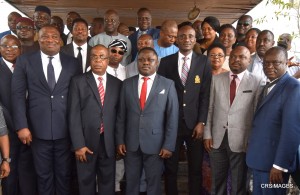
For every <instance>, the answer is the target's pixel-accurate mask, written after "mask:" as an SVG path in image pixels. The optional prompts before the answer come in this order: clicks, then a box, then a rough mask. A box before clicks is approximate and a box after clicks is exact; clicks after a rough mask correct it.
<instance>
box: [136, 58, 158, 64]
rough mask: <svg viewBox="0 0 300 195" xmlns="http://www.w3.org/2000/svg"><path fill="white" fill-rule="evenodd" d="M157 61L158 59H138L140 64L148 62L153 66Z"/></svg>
mask: <svg viewBox="0 0 300 195" xmlns="http://www.w3.org/2000/svg"><path fill="white" fill-rule="evenodd" d="M155 60H156V59H151V58H148V59H146V58H139V59H138V62H139V63H144V62H147V61H148V62H150V63H151V64H152V63H153V62H155Z"/></svg>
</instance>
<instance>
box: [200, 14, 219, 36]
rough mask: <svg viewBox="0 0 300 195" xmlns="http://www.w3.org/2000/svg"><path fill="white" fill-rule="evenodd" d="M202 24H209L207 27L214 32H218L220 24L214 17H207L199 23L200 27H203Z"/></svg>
mask: <svg viewBox="0 0 300 195" xmlns="http://www.w3.org/2000/svg"><path fill="white" fill-rule="evenodd" d="M204 23H207V24H209V26H211V27H212V29H214V31H216V32H219V29H220V22H219V20H218V18H216V17H214V16H208V17H206V18H205V19H204V20H203V22H202V23H201V27H202V26H203V24H204Z"/></svg>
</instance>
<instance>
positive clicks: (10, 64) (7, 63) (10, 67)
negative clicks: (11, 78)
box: [2, 58, 14, 72]
mask: <svg viewBox="0 0 300 195" xmlns="http://www.w3.org/2000/svg"><path fill="white" fill-rule="evenodd" d="M2 59H3V61H4V62H5V64H6V66H7V67H8V68H9V70H10V71H11V72H14V68H13V63H11V62H9V61H7V60H5V59H4V58H2Z"/></svg>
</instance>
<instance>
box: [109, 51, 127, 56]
mask: <svg viewBox="0 0 300 195" xmlns="http://www.w3.org/2000/svg"><path fill="white" fill-rule="evenodd" d="M110 52H111V53H118V54H119V55H121V56H122V55H124V54H125V52H124V51H117V50H116V49H111V50H110Z"/></svg>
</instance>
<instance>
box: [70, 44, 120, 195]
mask: <svg viewBox="0 0 300 195" xmlns="http://www.w3.org/2000/svg"><path fill="white" fill-rule="evenodd" d="M90 58H91V69H92V71H89V72H87V73H85V74H83V75H80V76H77V77H75V78H73V79H72V81H71V85H70V93H69V99H68V100H69V106H68V113H69V126H70V135H71V140H72V145H73V148H74V150H75V155H76V159H77V161H76V163H77V172H78V182H79V190H80V194H95V193H96V176H97V178H98V179H97V181H98V194H99V195H100V194H101V195H114V193H115V190H114V189H115V142H114V134H115V133H114V132H115V123H116V115H117V109H118V103H119V93H120V89H121V81H120V80H119V79H117V78H115V77H113V76H112V75H110V74H107V73H106V68H107V65H108V59H109V53H108V49H107V48H106V47H105V46H103V45H97V46H95V47H93V48H92V50H91V55H90Z"/></svg>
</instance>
